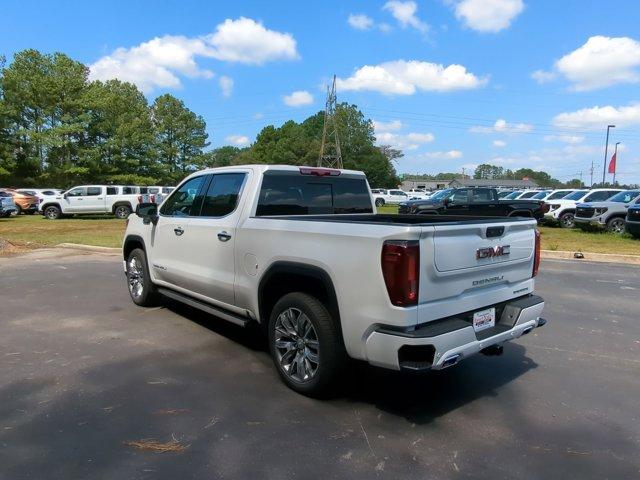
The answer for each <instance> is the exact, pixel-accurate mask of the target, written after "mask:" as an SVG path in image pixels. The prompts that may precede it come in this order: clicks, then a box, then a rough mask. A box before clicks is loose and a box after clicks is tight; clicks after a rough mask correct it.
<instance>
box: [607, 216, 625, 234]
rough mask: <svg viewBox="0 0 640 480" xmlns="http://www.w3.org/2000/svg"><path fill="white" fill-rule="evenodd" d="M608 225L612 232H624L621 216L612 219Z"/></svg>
mask: <svg viewBox="0 0 640 480" xmlns="http://www.w3.org/2000/svg"><path fill="white" fill-rule="evenodd" d="M609 225H610V229H611V231H612V232H613V233H623V232H624V220H623V219H621V218H616V219H615V220H612V221H611V223H610V224H609Z"/></svg>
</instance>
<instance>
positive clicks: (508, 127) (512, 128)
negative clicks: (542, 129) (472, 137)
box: [469, 118, 533, 134]
mask: <svg viewBox="0 0 640 480" xmlns="http://www.w3.org/2000/svg"><path fill="white" fill-rule="evenodd" d="M532 130H533V125H531V124H529V123H507V121H506V120H504V119H502V118H499V119H498V120H496V122H495V123H494V124H493V125H492V126H491V127H486V126H476V127H471V128H470V129H469V131H470V132H472V133H508V134H513V133H527V132H531V131H532Z"/></svg>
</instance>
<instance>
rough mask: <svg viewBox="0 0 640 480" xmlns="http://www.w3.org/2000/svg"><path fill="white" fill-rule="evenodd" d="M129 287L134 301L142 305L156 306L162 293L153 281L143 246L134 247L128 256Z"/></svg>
mask: <svg viewBox="0 0 640 480" xmlns="http://www.w3.org/2000/svg"><path fill="white" fill-rule="evenodd" d="M127 288H128V290H129V296H130V297H131V300H132V301H133V303H135V304H136V305H138V306H140V307H155V306H156V305H157V304H158V303H159V299H160V294H159V293H158V289H157V288H156V286H155V285H154V284H153V283H151V276H150V275H149V267H148V265H147V255H146V254H145V252H144V250H142V249H141V248H136V249H134V250H133V251H132V252H131V253H130V254H129V257H127Z"/></svg>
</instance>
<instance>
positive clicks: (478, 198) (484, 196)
mask: <svg viewBox="0 0 640 480" xmlns="http://www.w3.org/2000/svg"><path fill="white" fill-rule="evenodd" d="M491 200H493V197H492V196H491V190H489V189H488V188H476V189H475V190H473V201H474V202H490V201H491Z"/></svg>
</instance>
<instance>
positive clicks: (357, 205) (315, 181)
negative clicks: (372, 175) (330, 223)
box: [256, 171, 373, 216]
mask: <svg viewBox="0 0 640 480" xmlns="http://www.w3.org/2000/svg"><path fill="white" fill-rule="evenodd" d="M342 213H373V206H372V204H371V195H370V194H369V188H368V187H367V182H366V180H365V179H364V177H360V176H347V175H340V176H330V177H317V176H313V175H302V174H300V173H298V172H276V171H267V172H265V173H264V176H263V179H262V187H261V189H260V197H259V199H258V208H257V211H256V215H257V216H265V215H322V214H342Z"/></svg>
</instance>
